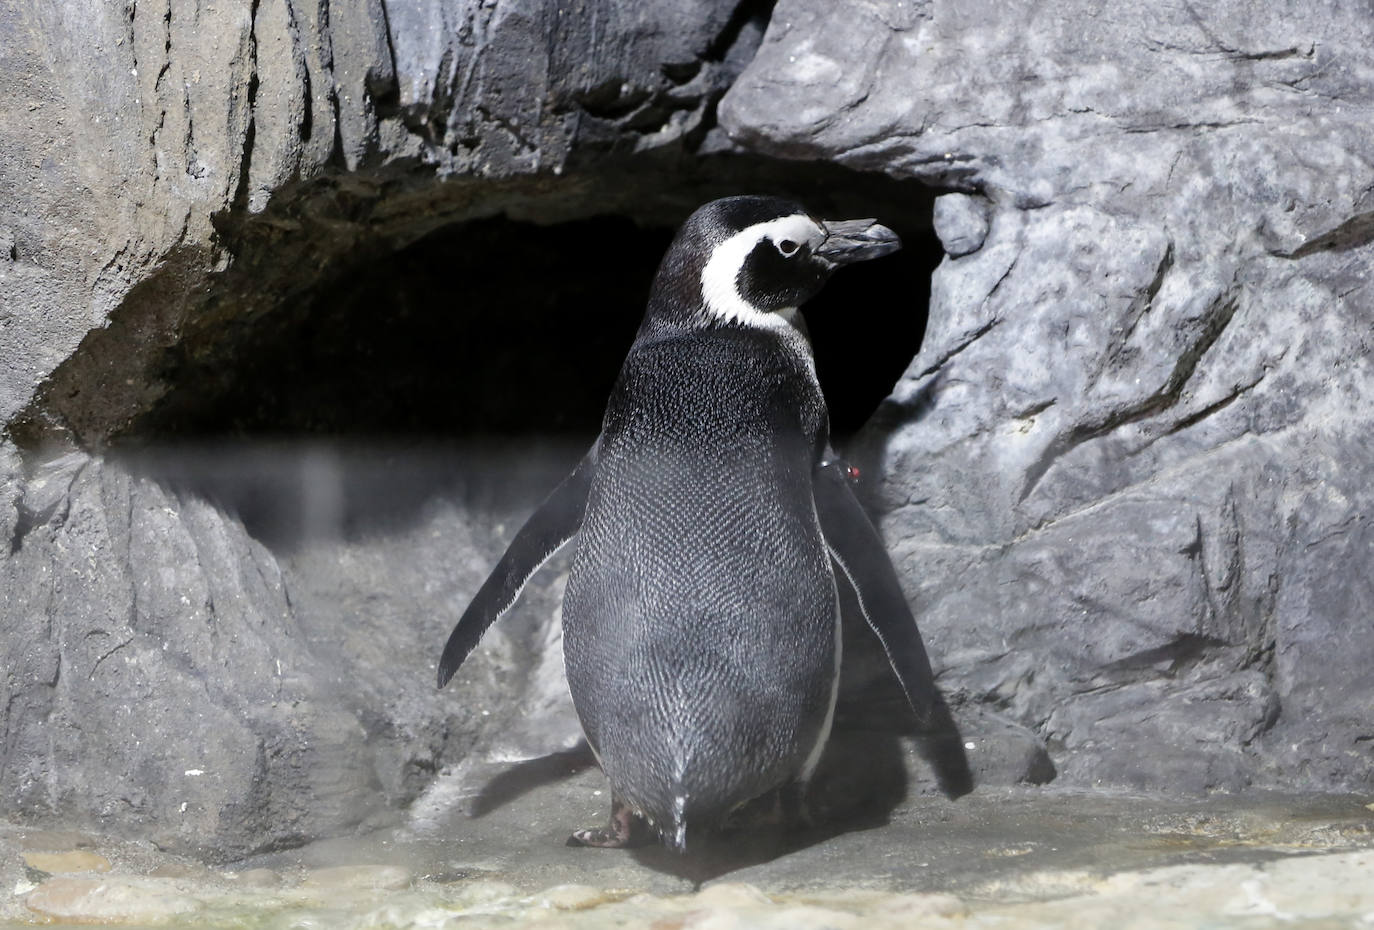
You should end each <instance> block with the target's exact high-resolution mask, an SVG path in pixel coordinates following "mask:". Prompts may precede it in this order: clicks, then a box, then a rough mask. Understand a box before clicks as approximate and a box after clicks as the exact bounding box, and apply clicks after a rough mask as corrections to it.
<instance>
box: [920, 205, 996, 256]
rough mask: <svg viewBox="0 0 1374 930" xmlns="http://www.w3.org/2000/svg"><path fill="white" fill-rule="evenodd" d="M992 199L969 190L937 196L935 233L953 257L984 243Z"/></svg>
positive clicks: (979, 247)
mask: <svg viewBox="0 0 1374 930" xmlns="http://www.w3.org/2000/svg"><path fill="white" fill-rule="evenodd" d="M988 213H989V210H988V203H987V201H985V200H983V199H982V198H981V197H971V196H969V195H968V194H945V195H944V196H941V197H937V198H935V215H934V217H933V221H934V223H935V235H937V236H939V237H940V243H941V244H942V245H943V246H944V247H945V252H946V253H947V254H948V255H949V257H950V258H959V257H960V256H963V255H968V254H969V253H970V252H976V251H978V250H979V249H981V248H982V247H983V240H985V239H986V238H987V235H988Z"/></svg>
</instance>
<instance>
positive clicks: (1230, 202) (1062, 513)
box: [721, 0, 1374, 790]
mask: <svg viewBox="0 0 1374 930" xmlns="http://www.w3.org/2000/svg"><path fill="white" fill-rule="evenodd" d="M985 12H987V11H986V10H975V9H972V8H970V7H968V6H967V5H963V4H953V3H941V2H927V3H910V4H904V5H897V6H895V7H880V6H877V5H874V6H864V7H860V8H858V9H857V10H850V9H848V8H846V9H844V10H841V9H840V8H839V7H835V6H832V5H827V4H823V3H819V2H808V0H782V2H780V3H779V4H778V5H777V7H776V9H775V10H774V13H773V17H772V20H771V22H770V26H769V30H768V33H767V36H766V38H765V41H764V44H763V46H762V47H761V49H760V52H759V54H758V55H757V56H756V58H755V59H754V60H753V62H752V63H751V65H750V67H749V68H748V69H747V70H746V72H745V74H744V75H743V76H742V77H741V79H740V80H739V81H738V82H737V83H736V84H735V86H734V87H733V88H732V90H731V91H730V93H729V94H728V95H727V97H726V99H725V100H724V101H723V103H722V106H721V118H722V124H723V126H724V127H725V129H726V130H727V131H728V132H729V133H730V134H731V135H732V137H733V138H734V139H736V140H737V141H738V142H740V143H743V144H746V145H749V146H751V147H755V148H758V149H762V150H765V151H770V152H774V153H777V154H780V155H786V156H792V157H807V158H820V159H833V160H838V161H840V162H843V163H845V164H849V165H853V166H864V167H870V168H875V169H880V170H883V171H886V172H888V173H891V174H895V175H898V176H907V177H917V178H921V179H925V180H927V181H929V182H930V183H933V184H937V185H941V186H946V187H952V188H956V189H958V190H959V191H962V192H965V193H966V194H967V195H968V196H967V197H965V198H964V199H963V200H961V201H959V205H960V209H961V210H964V211H967V210H968V209H969V206H970V204H972V203H973V202H974V201H975V200H977V201H981V202H982V203H984V204H986V208H985V209H986V210H987V211H988V212H989V215H990V225H989V228H988V230H987V234H986V239H985V240H984V241H983V243H982V246H981V248H980V249H978V250H977V251H976V252H972V253H971V254H970V253H969V252H968V251H967V249H966V247H965V245H964V236H963V234H962V232H956V231H955V226H954V224H953V223H952V220H951V218H950V213H951V210H950V209H949V208H948V207H943V206H937V211H936V223H937V230H939V231H941V235H942V237H944V236H948V238H947V245H948V246H950V247H949V253H950V257H949V258H947V259H946V261H945V262H944V264H942V265H941V267H940V268H939V269H938V270H937V272H936V274H935V279H934V290H933V293H932V298H931V308H930V325H929V329H928V331H927V335H926V341H925V343H924V345H923V347H922V349H921V352H920V354H919V355H918V356H917V358H916V359H915V360H914V361H913V362H912V365H911V367H910V368H909V369H908V371H907V374H906V376H905V377H904V378H903V380H902V381H901V383H899V385H898V386H897V388H896V390H895V392H894V395H893V398H892V400H891V402H890V404H889V405H888V409H887V410H886V411H884V414H883V416H882V417H880V422H879V424H877V425H876V426H875V428H873V429H871V430H870V432H869V433H868V435H867V437H866V438H867V446H866V448H867V454H868V456H870V457H871V459H872V463H873V464H874V465H875V466H877V469H878V471H879V472H880V473H881V476H882V481H881V482H880V483H879V484H878V485H877V486H876V487H875V488H874V489H873V490H874V496H875V498H876V499H877V502H878V505H879V508H880V509H881V510H882V511H884V512H885V513H886V516H885V519H884V521H883V526H884V530H885V532H886V534H887V536H888V538H889V540H890V541H891V542H892V545H893V547H894V549H895V550H896V551H897V552H898V553H899V558H900V563H901V567H902V569H903V572H902V573H903V576H904V577H905V578H906V579H907V581H908V583H909V589H908V590H909V592H910V594H911V595H912V598H913V601H914V602H915V603H916V604H917V605H919V607H920V610H921V613H920V614H919V615H920V616H921V617H922V624H923V628H924V630H925V632H926V635H927V638H928V640H929V642H930V646H931V649H932V652H933V654H934V655H935V656H936V657H937V659H936V661H937V662H938V663H940V665H941V666H942V668H941V675H942V677H941V682H942V683H943V684H945V685H946V686H947V687H949V688H950V689H951V690H953V691H954V692H956V693H958V694H962V695H967V696H968V697H969V698H970V699H972V700H974V701H978V702H986V703H989V704H992V705H994V706H997V707H999V708H1003V709H1005V711H1007V712H1008V713H1009V714H1010V715H1011V716H1012V717H1014V718H1015V719H1016V720H1018V721H1019V722H1021V723H1023V724H1026V725H1029V726H1030V727H1032V728H1033V729H1034V730H1035V731H1036V732H1037V733H1039V734H1041V735H1042V736H1043V737H1044V738H1045V739H1047V740H1048V741H1049V743H1050V745H1051V747H1052V750H1054V752H1053V755H1054V757H1055V762H1056V765H1057V766H1058V767H1059V769H1060V773H1061V777H1063V778H1067V779H1069V780H1071V781H1075V782H1081V783H1098V782H1107V783H1118V784H1121V783H1125V784H1135V785H1139V786H1141V787H1151V788H1163V789H1171V790H1176V789H1183V790H1197V789H1204V788H1218V787H1224V788H1236V787H1241V786H1244V785H1247V784H1253V783H1261V784H1266V783H1267V784H1276V783H1279V784H1289V785H1302V786H1307V787H1313V788H1325V787H1334V786H1340V785H1347V786H1354V785H1362V786H1368V785H1369V784H1371V781H1370V779H1371V773H1372V772H1374V765H1371V761H1374V757H1371V752H1372V751H1374V750H1371V747H1374V741H1372V740H1371V739H1370V736H1371V735H1372V734H1371V727H1370V723H1369V721H1370V720H1371V719H1374V680H1372V679H1371V678H1370V676H1369V671H1368V669H1369V668H1370V666H1371V663H1372V662H1374V637H1371V635H1370V634H1369V630H1368V623H1367V622H1366V620H1367V618H1368V617H1369V616H1370V615H1371V613H1372V612H1374V588H1371V586H1370V582H1369V578H1368V573H1367V572H1363V571H1360V570H1359V569H1357V568H1356V567H1355V566H1356V563H1357V562H1359V561H1362V560H1363V561H1366V562H1367V560H1368V553H1369V552H1370V551H1371V546H1370V543H1371V536H1370V533H1371V530H1370V523H1369V520H1370V514H1371V513H1374V497H1371V493H1370V491H1369V487H1370V484H1371V478H1374V446H1371V443H1370V439H1369V435H1370V430H1369V426H1370V421H1371V414H1370V409H1371V407H1370V400H1371V397H1374V371H1371V354H1374V338H1371V329H1370V320H1371V318H1372V317H1374V294H1372V293H1371V291H1370V288H1369V273H1368V268H1369V264H1370V259H1371V252H1372V251H1374V250H1372V249H1371V246H1370V240H1371V232H1374V227H1371V226H1370V223H1369V217H1370V213H1369V211H1370V209H1371V205H1372V204H1374V169H1371V167H1370V160H1369V155H1370V151H1371V149H1370V137H1369V134H1368V130H1367V127H1368V125H1369V123H1370V119H1371V117H1372V116H1374V68H1371V62H1370V56H1369V48H1370V38H1371V24H1370V22H1369V21H1368V18H1367V17H1365V16H1364V15H1363V14H1362V13H1360V12H1358V11H1356V10H1354V9H1353V8H1330V9H1322V10H1316V9H1315V8H1311V7H1307V6H1303V5H1300V4H1279V5H1274V4H1254V3H1218V4H1209V5H1206V6H1205V7H1201V8H1193V7H1188V8H1183V7H1179V8H1171V9H1168V10H1163V9H1154V8H1151V9H1149V10H1145V9H1144V8H1141V9H1125V8H1122V9H1113V10H1110V11H1108V10H1103V9H1100V8H1099V7H1097V6H1095V5H1092V4H1086V3H1076V2H1072V0H1070V2H1057V3H1027V4H1019V5H1016V6H1014V7H1010V8H999V10H998V12H997V15H995V16H985V15H984V13H985ZM840 114H843V118H841V116H840ZM961 196H962V195H961ZM942 201H944V202H945V203H948V200H947V198H942ZM946 231H948V232H946ZM1161 747H1168V749H1167V750H1162V749H1161Z"/></svg>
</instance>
